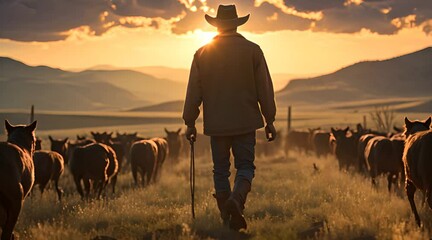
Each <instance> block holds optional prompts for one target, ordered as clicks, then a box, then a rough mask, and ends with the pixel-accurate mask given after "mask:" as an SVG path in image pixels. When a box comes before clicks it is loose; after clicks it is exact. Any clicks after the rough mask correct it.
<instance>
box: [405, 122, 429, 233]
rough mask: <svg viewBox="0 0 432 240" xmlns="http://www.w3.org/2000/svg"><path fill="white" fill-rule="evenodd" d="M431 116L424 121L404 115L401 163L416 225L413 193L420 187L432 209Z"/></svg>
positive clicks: (417, 219) (417, 218)
mask: <svg viewBox="0 0 432 240" xmlns="http://www.w3.org/2000/svg"><path fill="white" fill-rule="evenodd" d="M430 125H431V118H430V117H429V118H428V119H427V120H426V121H424V122H422V121H412V122H411V121H410V120H409V119H408V118H406V117H405V132H404V135H405V136H406V137H407V138H406V140H405V148H404V153H403V163H404V167H405V190H406V194H407V196H408V200H409V202H410V205H411V210H412V212H413V213H414V217H415V220H416V223H417V225H418V226H419V227H420V226H421V221H420V217H419V215H418V212H417V208H416V205H415V202H414V194H415V192H416V190H417V188H418V189H420V190H421V191H422V192H423V193H424V195H425V197H426V200H427V203H428V205H429V208H431V209H432V197H431V191H432V130H430V128H431V126H430Z"/></svg>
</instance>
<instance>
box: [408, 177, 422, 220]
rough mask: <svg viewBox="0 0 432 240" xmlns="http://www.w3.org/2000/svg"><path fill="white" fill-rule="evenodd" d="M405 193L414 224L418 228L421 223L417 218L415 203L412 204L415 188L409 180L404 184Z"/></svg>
mask: <svg viewBox="0 0 432 240" xmlns="http://www.w3.org/2000/svg"><path fill="white" fill-rule="evenodd" d="M405 191H406V194H407V197H408V201H409V203H410V205H411V210H412V212H413V213H414V217H415V220H416V223H417V225H418V226H419V227H420V226H421V221H420V217H419V215H418V212H417V207H416V205H415V202H414V193H415V192H416V187H415V186H414V184H413V183H412V182H411V181H409V180H407V181H406V182H405Z"/></svg>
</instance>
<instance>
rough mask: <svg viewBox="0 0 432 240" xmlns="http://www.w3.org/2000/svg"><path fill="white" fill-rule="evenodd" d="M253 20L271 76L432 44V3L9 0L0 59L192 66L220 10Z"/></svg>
mask: <svg viewBox="0 0 432 240" xmlns="http://www.w3.org/2000/svg"><path fill="white" fill-rule="evenodd" d="M233 3H234V4H235V5H236V7H237V11H238V15H239V16H245V15H247V14H250V19H249V21H248V22H247V23H246V24H245V25H243V26H240V27H239V29H238V31H239V32H240V33H241V34H243V35H244V36H245V37H246V38H248V39H249V40H251V41H253V42H255V43H257V44H259V45H260V46H261V48H262V49H263V51H264V54H265V57H266V59H267V62H268V65H269V69H270V71H271V72H272V73H289V74H298V75H316V74H323V73H329V72H332V71H335V70H337V69H339V68H341V67H344V66H348V65H350V64H353V63H356V62H359V61H365V60H381V59H387V58H391V57H394V56H398V55H402V54H406V53H409V52H413V51H416V50H420V49H423V48H425V47H428V46H432V1H431V0H240V1H217V0H199V1H197V0H157V1H156V0H0V56H8V57H12V58H15V59H18V60H20V61H23V62H25V63H27V64H30V65H48V66H53V67H59V68H63V69H83V68H87V67H91V66H95V65H101V64H108V65H113V66H119V67H138V66H167V67H174V68H189V66H190V64H191V61H192V57H193V54H194V52H195V51H196V50H197V49H198V48H199V47H200V46H202V45H204V44H206V43H207V42H209V41H211V38H212V37H213V36H215V35H216V34H217V32H216V29H215V28H214V27H212V26H211V25H209V24H208V23H207V22H206V21H205V19H204V15H205V14H209V15H210V16H213V17H214V16H216V12H217V7H218V5H219V4H233Z"/></svg>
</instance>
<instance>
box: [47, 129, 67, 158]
mask: <svg viewBox="0 0 432 240" xmlns="http://www.w3.org/2000/svg"><path fill="white" fill-rule="evenodd" d="M48 138H49V140H50V142H51V151H54V152H57V153H59V154H60V155H62V157H63V160H64V163H65V164H68V161H69V158H68V147H69V145H68V141H69V138H65V139H54V138H53V137H51V136H48Z"/></svg>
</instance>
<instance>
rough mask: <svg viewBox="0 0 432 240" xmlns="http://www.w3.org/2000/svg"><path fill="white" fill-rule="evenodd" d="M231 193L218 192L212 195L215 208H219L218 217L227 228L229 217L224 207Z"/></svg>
mask: <svg viewBox="0 0 432 240" xmlns="http://www.w3.org/2000/svg"><path fill="white" fill-rule="evenodd" d="M230 195H231V192H228V191H226V192H218V193H216V194H213V197H214V198H216V202H217V206H218V208H219V212H220V216H221V218H222V222H223V224H224V225H225V226H228V224H229V220H230V215H229V213H228V211H227V209H226V207H225V204H226V201H227V200H228V198H229V197H230Z"/></svg>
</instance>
